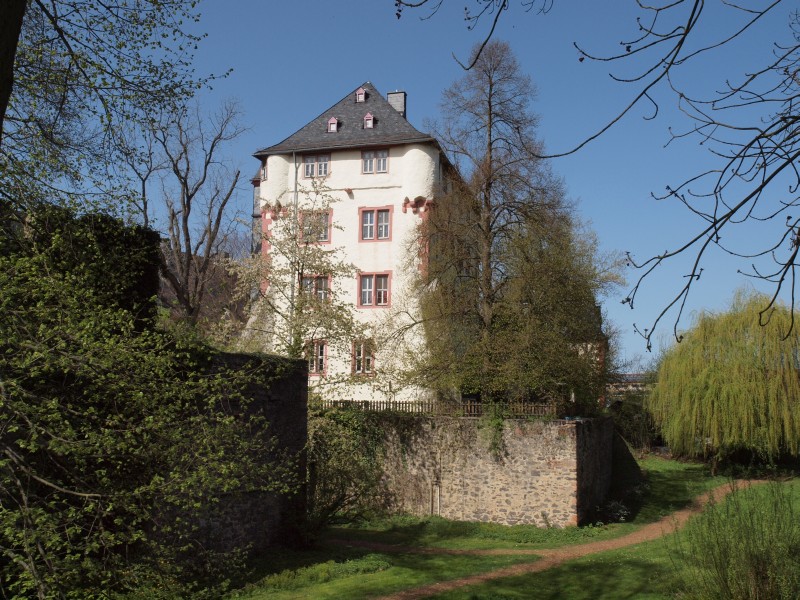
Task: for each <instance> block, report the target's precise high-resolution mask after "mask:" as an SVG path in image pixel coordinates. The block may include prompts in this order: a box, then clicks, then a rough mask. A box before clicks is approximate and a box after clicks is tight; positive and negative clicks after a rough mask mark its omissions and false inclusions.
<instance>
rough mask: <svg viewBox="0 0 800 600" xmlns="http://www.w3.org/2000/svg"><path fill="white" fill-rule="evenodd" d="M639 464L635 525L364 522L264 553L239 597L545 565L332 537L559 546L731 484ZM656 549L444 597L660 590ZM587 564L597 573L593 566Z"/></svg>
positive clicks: (456, 545) (349, 589) (619, 530)
mask: <svg viewBox="0 0 800 600" xmlns="http://www.w3.org/2000/svg"><path fill="white" fill-rule="evenodd" d="M641 466H642V468H643V469H644V470H645V471H646V473H647V484H646V485H644V486H642V488H641V490H640V492H641V493H640V494H638V495H637V496H636V497H634V498H633V502H631V504H632V505H631V506H630V507H629V509H630V511H631V515H630V519H629V521H628V522H625V523H616V524H610V525H593V526H588V527H570V528H566V529H540V528H537V527H533V526H528V525H519V526H514V527H507V526H502V525H494V524H486V523H464V522H453V521H446V520H444V519H440V518H435V517H431V518H425V519H420V518H410V517H393V518H388V519H384V520H379V521H373V522H370V523H364V524H360V525H358V526H350V527H335V528H331V529H330V530H328V531H327V532H326V534H325V536H323V539H322V545H321V546H320V547H319V548H318V549H315V550H313V551H308V552H286V551H281V552H280V553H276V554H275V555H265V556H263V557H262V559H261V561H260V564H259V565H256V572H257V573H258V577H260V579H258V580H257V581H255V582H254V583H252V584H251V585H249V586H248V587H247V588H245V589H242V590H240V591H239V592H238V593H237V595H234V596H232V597H235V598H243V599H244V598H246V599H248V600H257V599H261V598H264V599H284V598H315V599H316V598H343V597H346V598H349V599H351V600H356V599H358V598H368V597H373V596H379V595H382V594H388V593H392V592H396V591H399V590H403V589H408V588H412V587H416V586H419V585H425V584H427V583H432V582H435V581H445V580H448V579H454V578H458V577H463V576H466V575H471V574H475V573H480V572H484V571H490V570H494V569H498V568H501V567H504V566H507V565H511V564H516V563H520V562H533V561H535V560H537V558H536V557H535V556H463V555H431V554H413V553H378V552H374V551H369V550H365V549H359V548H357V547H347V546H346V545H345V546H341V545H327V544H326V540H331V539H345V540H353V541H357V540H366V541H374V542H380V543H384V544H396V545H401V546H411V547H417V548H424V547H437V548H449V549H464V550H468V549H490V548H512V549H513V548H516V549H520V548H525V549H528V548H529V549H536V548H553V547H558V546H564V545H570V544H580V543H584V542H587V541H595V540H599V539H607V538H611V537H618V536H620V535H624V534H626V533H628V532H630V531H633V530H634V529H635V528H637V527H639V526H641V525H643V524H645V523H650V522H652V521H655V520H657V519H659V518H660V517H661V516H663V515H665V514H668V513H671V512H673V511H674V510H676V509H678V508H682V507H684V506H686V505H687V504H688V503H689V502H690V501H691V500H692V498H694V497H695V496H696V495H698V494H699V493H701V492H702V491H704V490H706V489H709V488H711V487H714V486H716V485H718V484H720V483H722V482H724V481H725V479H724V478H723V477H716V478H712V477H709V476H708V474H707V472H706V471H705V469H704V468H703V467H702V466H701V465H696V464H690V463H681V462H677V461H671V460H665V459H659V458H648V459H645V460H643V461H641ZM650 545H652V546H653V549H652V550H649V551H648V553H647V554H646V556H639V555H638V553H637V551H636V550H635V549H634V550H630V549H626V550H624V551H617V552H614V553H606V554H604V555H602V557H603V558H598V557H587V558H585V559H582V560H580V561H575V562H574V563H570V564H569V565H565V566H563V567H561V568H557V569H553V570H549V571H548V572H547V574H546V575H545V576H536V575H531V576H527V577H516V578H509V579H507V580H500V581H498V582H496V583H491V584H487V585H486V586H485V587H482V588H480V589H477V588H476V590H472V591H468V592H459V593H456V594H455V595H450V596H442V597H443V598H451V597H452V598H471V597H474V598H527V597H530V593H531V591H530V590H531V589H536V597H537V598H539V597H541V598H557V597H558V598H565V597H569V598H572V597H575V598H580V597H581V596H580V595H577V596H573V595H572V593H571V587H572V586H574V587H576V589H577V588H580V589H587V588H594V587H595V584H596V589H597V590H600V592H601V593H602V594H605V595H598V594H597V593H595V594H590V595H586V596H583V597H586V598H620V597H629V596H625V595H619V594H620V592H621V591H622V590H627V589H634V588H636V589H637V590H639V591H643V590H652V591H653V592H655V593H656V594H657V593H658V592H659V590H660V589H661V588H659V585H661V584H662V583H663V581H662V580H661V579H659V580H658V581H654V580H653V579H654V578H655V577H661V575H660V574H662V573H663V572H666V571H669V569H670V563H669V556H668V553H667V550H666V547H665V546H664V544H663V543H661V544H660V545H658V544H650ZM650 545H643V546H650ZM659 549H661V550H659ZM576 565H577V566H576ZM589 566H591V567H592V568H591V570H590V569H587V567H589ZM547 582H550V583H547ZM615 582H616V583H615ZM626 582H627V583H626ZM664 585H665V586H666V587H664V588H663V589H664V590H668V589H669V585H668V582H667V583H664ZM531 586H534V587H533V588H532V587H531ZM637 593H639V592H638V591H637ZM459 594H460V595H459ZM465 594H466V595H465ZM475 594H477V595H475ZM637 597H640V598H648V597H652V598H662V597H664V596H663V595H662V596H659V595H653V596H646V595H645V596H637Z"/></svg>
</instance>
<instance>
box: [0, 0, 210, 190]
mask: <svg viewBox="0 0 800 600" xmlns="http://www.w3.org/2000/svg"><path fill="white" fill-rule="evenodd" d="M196 4H197V3H196V2H195V0H166V1H163V0H143V1H142V0H119V1H115V2H112V3H108V2H95V1H94V0H28V1H26V0H11V1H9V2H3V3H2V8H0V11H2V13H0V21H2V22H3V27H4V33H7V35H4V36H2V42H0V70H2V73H1V74H0V77H2V82H1V83H0V117H3V116H4V119H3V120H2V121H0V124H2V138H0V141H1V142H2V145H0V183H2V185H0V197H2V198H4V199H5V200H7V201H14V202H16V201H19V200H20V197H19V195H18V194H17V193H16V191H15V190H27V191H26V200H28V201H30V200H31V199H32V196H33V194H35V193H38V194H39V195H40V197H41V198H43V199H46V200H47V201H51V202H52V201H53V200H56V199H64V198H68V197H70V196H71V195H74V194H76V193H77V192H80V193H81V200H82V201H83V202H87V201H103V202H107V203H108V204H109V205H113V204H114V202H112V201H110V200H109V197H108V194H107V193H104V194H101V195H97V193H96V192H97V190H98V189H100V190H104V191H106V192H109V191H113V192H117V193H119V194H118V197H122V198H124V197H125V192H126V190H122V189H119V187H120V186H118V185H117V184H118V181H117V178H116V177H114V176H113V170H114V167H115V166H116V164H117V158H118V157H117V145H118V140H117V139H116V138H117V134H118V133H119V132H120V131H123V130H124V125H125V124H126V123H130V122H139V123H147V122H149V121H150V119H151V118H154V117H155V118H157V117H158V114H159V112H160V111H161V110H162V109H173V108H174V107H176V106H181V105H183V104H184V103H185V101H186V100H187V98H189V97H190V96H191V95H192V93H193V92H194V90H195V89H197V87H198V86H199V85H201V84H202V80H200V79H198V78H197V76H196V74H195V73H194V72H193V70H192V68H191V64H190V61H191V58H192V52H193V50H194V48H195V47H196V45H197V43H198V42H199V41H200V39H201V38H202V35H195V34H192V33H190V31H189V26H190V25H189V24H190V23H192V22H195V21H197V19H198V18H199V17H198V13H197V11H196ZM6 19H7V20H6ZM14 31H16V32H17V35H16V36H15V35H14ZM12 84H13V89H12ZM5 99H7V101H8V103H7V106H6V104H5V102H4V100H5ZM122 187H124V186H122Z"/></svg>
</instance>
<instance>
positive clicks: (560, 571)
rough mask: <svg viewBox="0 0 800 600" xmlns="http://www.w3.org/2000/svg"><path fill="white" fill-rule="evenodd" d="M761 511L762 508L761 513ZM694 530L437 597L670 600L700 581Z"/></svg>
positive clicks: (799, 504) (799, 498) (757, 493)
mask: <svg viewBox="0 0 800 600" xmlns="http://www.w3.org/2000/svg"><path fill="white" fill-rule="evenodd" d="M784 485H788V486H790V487H791V488H793V489H794V496H793V500H794V505H795V509H796V510H800V494H799V493H798V492H799V491H800V482H798V481H793V482H790V483H788V484H784ZM753 491H754V493H753V494H752V495H748V496H747V499H748V500H749V501H754V502H758V503H764V504H766V503H769V502H770V498H769V495H768V490H767V488H766V486H764V487H763V488H758V489H756V490H753ZM757 510H759V509H757ZM693 532H699V533H703V530H702V529H701V524H700V521H699V519H698V518H697V517H695V518H694V519H692V520H691V521H690V522H689V524H688V525H687V528H686V529H685V530H684V531H682V532H680V533H678V534H676V535H670V536H667V537H664V538H662V539H659V540H655V541H653V542H647V543H644V544H639V545H637V546H631V547H629V548H623V549H620V550H614V551H609V552H604V553H601V554H596V555H592V556H586V557H583V558H580V559H576V560H573V561H570V562H568V563H565V564H563V565H561V566H558V567H555V568H553V569H548V570H547V571H546V572H543V573H533V574H530V575H522V576H518V577H508V578H504V579H497V580H494V581H491V582H488V583H486V584H483V585H480V586H471V587H469V588H464V589H461V590H455V591H452V592H448V593H444V594H440V595H437V596H434V598H436V599H437V600H473V599H481V600H509V599H512V598H530V597H532V596H531V590H535V591H536V593H535V597H536V598H537V599H540V600H556V599H562V598H570V600H618V599H636V600H668V599H674V598H675V597H676V595H677V594H678V593H679V592H681V591H687V590H686V587H685V585H686V583H687V582H693V581H696V580H695V579H694V578H693V577H692V576H691V575H692V571H693V570H696V568H697V565H698V557H697V556H696V554H695V553H694V552H692V551H691V549H690V548H688V547H687V546H686V545H685V543H686V542H685V540H686V539H687V538H688V537H690V534H691V533H693ZM703 597H706V596H703Z"/></svg>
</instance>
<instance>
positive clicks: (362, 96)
mask: <svg viewBox="0 0 800 600" xmlns="http://www.w3.org/2000/svg"><path fill="white" fill-rule="evenodd" d="M366 99H367V90H365V89H364V88H363V87H360V88H358V89H357V90H356V102H365V101H366Z"/></svg>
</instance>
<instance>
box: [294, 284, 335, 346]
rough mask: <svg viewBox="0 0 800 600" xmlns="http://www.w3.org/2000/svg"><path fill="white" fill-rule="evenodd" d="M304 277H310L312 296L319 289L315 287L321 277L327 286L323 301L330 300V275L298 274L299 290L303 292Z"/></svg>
mask: <svg viewBox="0 0 800 600" xmlns="http://www.w3.org/2000/svg"><path fill="white" fill-rule="evenodd" d="M304 279H311V280H312V289H311V291H312V292H313V294H314V296H317V293H318V292H319V290H318V288H317V281H319V280H321V279H324V280H325V281H326V282H327V283H328V287H327V288H326V291H327V292H328V293H327V298H325V301H326V302H330V301H331V293H332V291H331V285H332V283H333V278H332V277H331V276H330V275H317V274H311V275H306V274H303V275H301V276H300V291H301V292H305V288H304V286H303V280H304ZM323 341H324V340H323Z"/></svg>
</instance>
